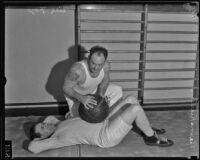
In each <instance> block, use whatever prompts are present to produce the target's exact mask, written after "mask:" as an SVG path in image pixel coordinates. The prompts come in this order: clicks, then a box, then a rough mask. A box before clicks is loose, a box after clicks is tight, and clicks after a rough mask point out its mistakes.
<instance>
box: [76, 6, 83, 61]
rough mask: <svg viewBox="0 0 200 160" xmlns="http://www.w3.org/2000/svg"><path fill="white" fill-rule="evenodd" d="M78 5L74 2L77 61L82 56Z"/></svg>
mask: <svg viewBox="0 0 200 160" xmlns="http://www.w3.org/2000/svg"><path fill="white" fill-rule="evenodd" d="M80 27H81V26H80V6H79V5H78V4H76V6H75V46H76V48H77V53H78V61H79V60H81V58H82V53H81V46H80V36H81V33H80Z"/></svg>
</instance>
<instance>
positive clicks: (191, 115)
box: [5, 110, 199, 157]
mask: <svg viewBox="0 0 200 160" xmlns="http://www.w3.org/2000/svg"><path fill="white" fill-rule="evenodd" d="M146 114H147V116H148V118H149V121H150V123H151V124H152V126H154V127H162V128H165V129H166V131H167V132H166V133H165V134H164V136H166V137H168V138H170V139H172V140H174V143H175V144H174V145H173V146H171V147H167V148H165V147H152V146H147V145H146V144H145V143H144V141H143V139H142V138H141V137H140V136H139V135H138V134H137V133H136V132H134V131H130V132H129V134H128V135H127V136H126V137H125V138H124V139H123V140H122V142H121V143H120V144H119V145H117V146H115V147H112V148H109V149H108V148H107V149H102V148H99V147H96V146H90V145H75V146H70V147H64V148H59V149H55V150H49V151H44V152H42V153H39V154H32V153H30V152H29V151H27V150H26V149H25V148H26V147H27V144H28V142H29V140H28V136H27V135H28V133H27V128H28V126H30V123H31V121H37V120H38V119H39V118H41V117H39V116H28V117H5V139H6V140H11V141H12V156H13V157H191V156H197V157H199V110H187V111H146Z"/></svg>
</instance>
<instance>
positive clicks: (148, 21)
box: [76, 4, 199, 108]
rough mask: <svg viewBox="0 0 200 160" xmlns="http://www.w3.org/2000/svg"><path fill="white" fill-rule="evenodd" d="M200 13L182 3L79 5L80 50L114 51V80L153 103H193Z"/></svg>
mask: <svg viewBox="0 0 200 160" xmlns="http://www.w3.org/2000/svg"><path fill="white" fill-rule="evenodd" d="M198 24H199V22H198V17H197V16H196V15H193V14H191V13H189V12H188V11H185V10H184V8H183V7H182V5H181V4H180V5H147V4H144V5H137V4H131V5H78V6H77V7H76V27H77V28H76V30H77V35H76V37H77V44H78V45H79V46H81V50H80V53H81V55H79V57H80V59H81V57H83V54H84V53H85V51H87V50H89V49H90V48H91V47H92V46H94V45H102V46H104V47H106V48H107V49H108V50H109V57H108V60H109V62H110V63H111V73H110V76H111V82H113V83H115V84H119V85H121V86H122V87H123V91H124V95H127V94H130V93H131V94H133V95H134V96H135V97H137V98H138V100H139V102H140V103H141V104H142V105H143V106H144V107H147V108H150V107H187V106H189V107H191V106H194V105H195V102H196V101H197V100H198V94H197V93H198V89H199V87H198V81H199V79H198V75H199V73H198V69H199V66H198V56H199V55H198V36H199V33H198Z"/></svg>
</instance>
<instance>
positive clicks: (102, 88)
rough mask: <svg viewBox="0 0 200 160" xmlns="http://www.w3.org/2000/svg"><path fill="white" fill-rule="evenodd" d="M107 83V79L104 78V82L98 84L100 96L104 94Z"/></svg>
mask: <svg viewBox="0 0 200 160" xmlns="http://www.w3.org/2000/svg"><path fill="white" fill-rule="evenodd" d="M108 85H109V80H106V81H104V82H102V83H101V84H99V86H98V94H100V95H101V96H104V95H105V92H106V90H107V88H108Z"/></svg>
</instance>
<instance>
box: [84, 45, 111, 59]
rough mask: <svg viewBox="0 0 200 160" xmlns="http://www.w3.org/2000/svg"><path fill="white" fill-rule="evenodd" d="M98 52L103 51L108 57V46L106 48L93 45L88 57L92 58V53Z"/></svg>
mask: <svg viewBox="0 0 200 160" xmlns="http://www.w3.org/2000/svg"><path fill="white" fill-rule="evenodd" d="M96 52H97V53H102V54H103V55H104V57H105V59H107V57H108V50H107V49H106V48H104V47H101V46H94V47H92V48H91V49H90V54H89V56H88V58H89V59H91V57H92V55H93V54H94V53H96Z"/></svg>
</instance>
